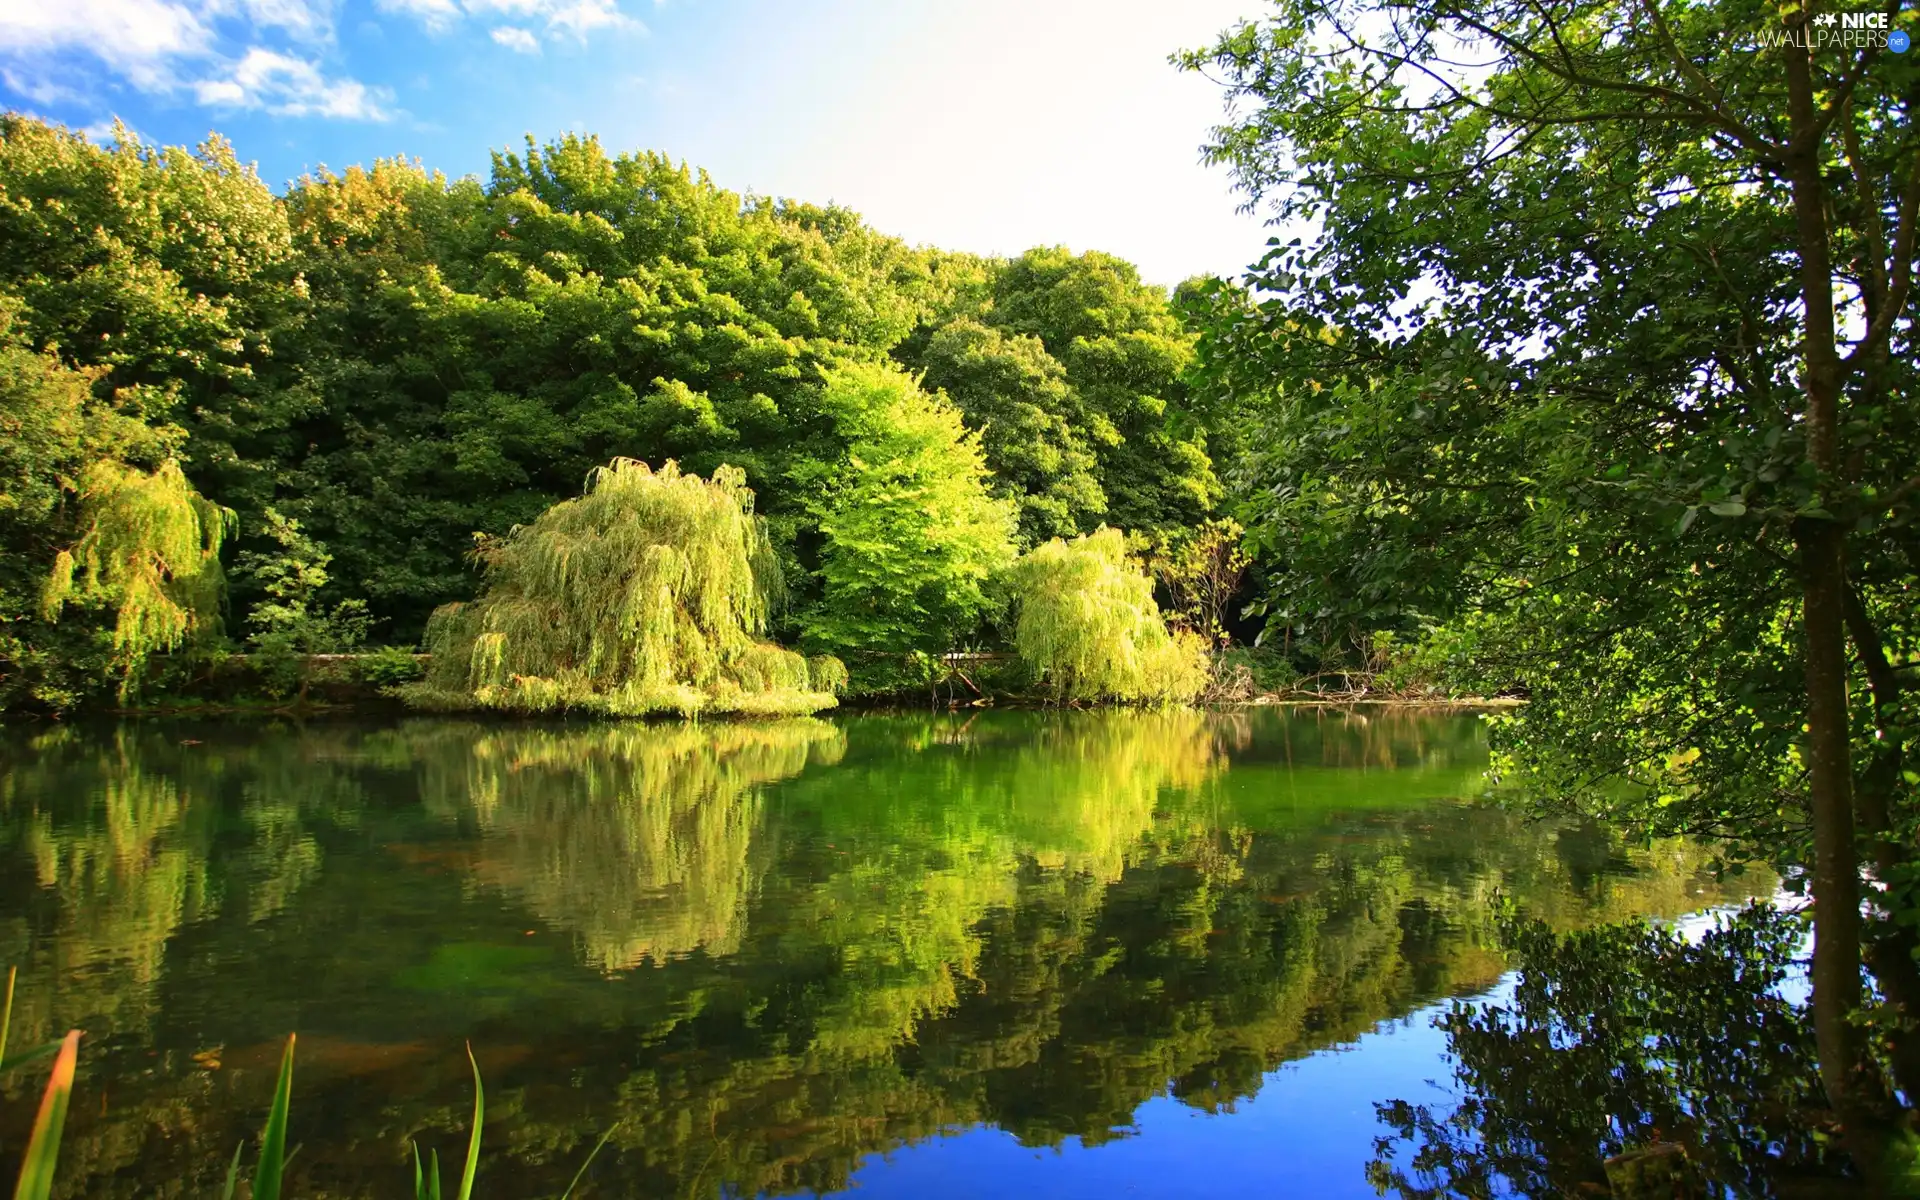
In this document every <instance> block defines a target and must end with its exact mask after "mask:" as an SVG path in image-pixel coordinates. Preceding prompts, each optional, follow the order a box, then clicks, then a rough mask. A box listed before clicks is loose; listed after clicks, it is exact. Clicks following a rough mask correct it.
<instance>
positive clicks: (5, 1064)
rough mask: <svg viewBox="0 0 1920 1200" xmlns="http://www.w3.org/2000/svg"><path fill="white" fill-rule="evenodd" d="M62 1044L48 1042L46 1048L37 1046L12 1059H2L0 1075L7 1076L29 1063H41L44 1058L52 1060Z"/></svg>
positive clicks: (0, 1060)
mask: <svg viewBox="0 0 1920 1200" xmlns="http://www.w3.org/2000/svg"><path fill="white" fill-rule="evenodd" d="M61 1045H62V1043H60V1042H48V1043H47V1044H46V1045H44V1046H35V1047H34V1048H33V1049H31V1050H22V1051H21V1052H20V1053H18V1054H16V1055H14V1056H13V1057H12V1058H5V1057H0V1075H5V1074H6V1073H7V1072H8V1071H11V1070H13V1069H14V1068H15V1067H24V1066H26V1065H27V1064H28V1063H32V1062H39V1061H40V1060H41V1059H43V1058H52V1057H53V1056H54V1055H56V1054H58V1053H59V1052H60V1047H61Z"/></svg>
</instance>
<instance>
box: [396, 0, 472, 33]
mask: <svg viewBox="0 0 1920 1200" xmlns="http://www.w3.org/2000/svg"><path fill="white" fill-rule="evenodd" d="M377 3H378V6H379V8H380V11H382V12H390V13H400V14H402V15H404V16H409V17H412V18H414V19H415V20H417V21H419V22H420V23H421V24H422V25H425V26H426V27H427V28H428V29H431V30H433V31H435V32H436V33H437V32H439V31H441V30H443V29H448V28H451V27H452V26H453V25H454V23H455V22H457V21H459V20H460V17H461V12H460V6H459V5H458V4H456V3H455V2H454V0H377Z"/></svg>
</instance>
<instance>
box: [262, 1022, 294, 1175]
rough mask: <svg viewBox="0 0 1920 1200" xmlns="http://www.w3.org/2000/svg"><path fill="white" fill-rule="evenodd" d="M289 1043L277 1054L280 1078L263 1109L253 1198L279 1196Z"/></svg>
mask: <svg viewBox="0 0 1920 1200" xmlns="http://www.w3.org/2000/svg"><path fill="white" fill-rule="evenodd" d="M293 1043H294V1035H293V1034H291V1033H290V1034H288V1035H287V1049H286V1051H285V1053H283V1054H282V1055H281V1056H280V1078H279V1080H278V1082H276V1083H275V1084H274V1087H273V1107H271V1108H269V1109H268V1110H267V1128H266V1131H265V1132H263V1133H262V1134H261V1135H260V1165H259V1166H258V1167H257V1168H255V1170H254V1172H253V1200H279V1197H280V1184H281V1178H282V1176H283V1174H284V1173H285V1171H286V1169H287V1154H286V1146H287V1110H288V1109H289V1108H291V1107H292V1105H293Z"/></svg>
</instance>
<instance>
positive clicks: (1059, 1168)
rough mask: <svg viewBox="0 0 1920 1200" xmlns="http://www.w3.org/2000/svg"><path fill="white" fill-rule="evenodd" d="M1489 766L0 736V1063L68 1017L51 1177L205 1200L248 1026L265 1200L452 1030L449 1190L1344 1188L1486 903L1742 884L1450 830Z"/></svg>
mask: <svg viewBox="0 0 1920 1200" xmlns="http://www.w3.org/2000/svg"><path fill="white" fill-rule="evenodd" d="M1484 759H1485V751H1484V748H1483V742H1482V739H1481V736H1480V729H1479V726H1478V724H1477V723H1476V722H1475V721H1474V720H1473V719H1472V718H1469V717H1461V716H1451V715H1449V716H1427V715H1414V714H1408V713H1405V712H1393V713H1376V714H1373V715H1341V714H1331V713H1329V714H1319V715H1294V716H1290V717H1289V716H1283V715H1281V714H1280V713H1277V712H1274V711H1260V712H1255V713H1250V714H1201V713H1191V712H1186V713H1160V714H1139V713H1065V714H1034V713H983V714H980V715H978V716H967V715H960V716H946V715H940V716H932V715H929V716H919V717H899V716H857V717H848V718H843V719H836V720H833V721H797V722H787V723H780V724H761V725H742V724H708V725H703V726H698V727H692V726H674V725H646V726H636V725H572V726H568V725H548V726H527V725H508V724H487V723H477V722H453V721H437V720H436V721H427V720H420V721H406V722H401V723H388V724H379V725H373V724H366V725H360V724H337V723H333V724H317V725H306V726H295V725H235V724H220V725H214V724H184V723H171V724H168V723H144V724H138V725H125V726H119V727H111V726H106V727H71V728H70V727H47V726H27V727H12V728H7V729H0V771H3V772H4V775H3V777H0V967H3V966H4V965H6V964H13V963H17V964H19V965H20V999H19V1001H18V1004H17V1008H16V1014H15V1018H14V1030H15V1032H14V1037H13V1045H14V1046H16V1047H18V1046H20V1045H22V1044H24V1043H25V1042H26V1041H27V1040H29V1039H31V1040H43V1039H45V1038H48V1037H52V1036H56V1035H57V1034H58V1033H59V1032H61V1031H64V1030H65V1029H67V1028H68V1027H69V1026H78V1027H80V1028H83V1029H85V1030H86V1032H87V1037H86V1040H85V1043H84V1051H83V1056H82V1066H81V1082H80V1085H79V1087H78V1088H77V1090H76V1092H75V1099H74V1107H73V1114H72V1117H71V1119H70V1122H69V1127H68V1135H67V1139H66V1142H65V1144H64V1146H63V1149H62V1154H61V1161H62V1186H63V1188H64V1189H65V1194H68V1195H76V1196H77V1195H88V1196H120V1195H124V1196H141V1197H160V1196H183V1195H195V1196H199V1195H206V1194H209V1193H211V1192H213V1191H215V1190H217V1182H218V1179H219V1177H220V1176H221V1175H222V1173H223V1172H224V1166H225V1160H226V1157H227V1155H228V1154H230V1153H231V1152H232V1149H233V1146H234V1144H235V1143H236V1141H237V1140H239V1139H240V1138H241V1137H243V1136H251V1135H252V1134H254V1133H257V1130H258V1128H259V1125H260V1123H261V1121H262V1119H263V1117H264V1113H265V1106H266V1102H267V1097H268V1093H269V1091H270V1088H271V1085H272V1079H273V1073H274V1069H275V1066H276V1065H277V1059H278V1054H279V1050H280V1046H281V1044H282V1042H283V1040H284V1037H285V1035H286V1033H287V1032H288V1031H289V1030H297V1031H298V1032H299V1034H300V1040H299V1057H298V1068H297V1071H296V1075H295V1084H294V1105H293V1140H295V1141H297V1142H299V1143H301V1144H302V1149H301V1150H300V1152H299V1155H298V1157H297V1158H296V1159H295V1160H294V1165H293V1170H292V1176H293V1182H292V1186H291V1189H290V1192H291V1194H292V1195H294V1196H300V1197H320V1196H402V1195H409V1194H410V1188H411V1175H410V1169H409V1168H403V1164H405V1163H406V1162H407V1161H408V1144H409V1141H410V1140H413V1139H417V1140H418V1141H419V1142H420V1143H421V1144H422V1145H423V1146H429V1147H432V1146H437V1147H439V1148H440V1150H441V1154H442V1157H443V1158H449V1159H451V1160H453V1161H454V1162H455V1163H456V1164H457V1162H458V1161H459V1160H460V1158H461V1155H462V1153H463V1147H464V1143H465V1129H466V1128H467V1125H466V1121H467V1113H468V1110H469V1106H470V1104H471V1091H470V1086H471V1085H470V1083H469V1081H468V1079H467V1076H466V1071H467V1067H466V1060H465V1057H464V1052H463V1050H462V1043H463V1042H465V1041H471V1043H472V1045H473V1048H474V1051H475V1053H476V1054H477V1056H478V1058H479V1062H480V1067H481V1070H482V1072H483V1073H484V1075H485V1079H486V1086H487V1095H488V1104H487V1123H486V1130H485V1138H486V1146H485V1151H484V1158H483V1165H482V1168H481V1172H480V1188H479V1191H480V1193H481V1194H482V1195H491V1196H496V1197H517V1196H534V1195H554V1194H557V1193H558V1192H559V1191H560V1190H561V1189H562V1188H564V1187H565V1185H566V1182H567V1180H568V1179H569V1178H570V1177H571V1176H572V1174H573V1172H574V1170H575V1168H576V1167H577V1166H578V1165H579V1163H580V1162H581V1160H582V1159H583V1158H584V1156H585V1154H586V1152H587V1150H588V1149H589V1148H590V1147H591V1146H592V1145H593V1143H594V1142H595V1141H596V1140H598V1138H599V1136H600V1135H601V1133H602V1132H603V1131H605V1130H606V1129H607V1128H608V1127H610V1126H615V1127H616V1128H615V1132H614V1134H613V1136H612V1140H611V1141H610V1142H609V1144H608V1146H607V1148H606V1150H605V1151H604V1152H603V1153H602V1154H601V1156H600V1157H599V1159H598V1160H597V1161H596V1163H595V1165H594V1168H593V1170H592V1172H591V1173H590V1174H589V1176H588V1178H587V1180H586V1182H585V1183H584V1184H583V1185H582V1188H581V1190H580V1192H578V1193H576V1194H577V1195H593V1196H658V1197H716V1196H726V1197H749V1196H755V1195H761V1194H765V1195H782V1194H795V1193H800V1194H806V1193H833V1192H837V1191H840V1190H842V1189H852V1188H857V1189H859V1194H860V1195H863V1196H869V1197H893V1196H900V1197H908V1196H913V1197H946V1196H953V1197H959V1196H991V1197H996V1198H1004V1197H1011V1196H1024V1195H1043V1196H1063V1197H1068V1196H1072V1197H1078V1196H1085V1197H1096V1196H1112V1195H1138V1196H1188V1195H1201V1194H1207V1195H1221V1194H1235V1195H1255V1194H1258V1195H1268V1196H1291V1195H1300V1196H1343V1195H1352V1196H1371V1195H1372V1194H1373V1193H1372V1190H1371V1188H1369V1187H1368V1186H1367V1184H1366V1181H1365V1177H1364V1174H1363V1170H1364V1166H1365V1163H1366V1161H1367V1159H1368V1157H1369V1154H1370V1150H1371V1145H1372V1139H1373V1137H1374V1136H1375V1135H1376V1134H1378V1133H1380V1132H1383V1131H1382V1129H1381V1127H1379V1126H1378V1125H1377V1124H1376V1123H1375V1120H1374V1116H1373V1108H1372V1105H1373V1103H1374V1102H1375V1101H1381V1100H1387V1099H1391V1098H1394V1097H1404V1098H1408V1099H1416V1100H1417V1099H1424V1098H1431V1096H1432V1095H1433V1093H1432V1090H1431V1086H1432V1085H1430V1084H1429V1083H1428V1082H1427V1081H1429V1080H1436V1079H1438V1080H1444V1079H1445V1078H1446V1076H1447V1074H1448V1070H1447V1066H1446V1063H1445V1061H1444V1059H1443V1057H1442V1052H1443V1050H1444V1042H1443V1039H1442V1038H1441V1036H1440V1035H1439V1034H1438V1033H1437V1032H1435V1031H1434V1030H1432V1029H1431V1028H1430V1026H1429V1022H1428V1017H1429V1015H1430V1014H1431V1012H1432V1011H1433V1010H1434V1008H1435V1006H1436V1005H1438V1004H1440V1003H1441V1002H1442V1001H1444V1000H1445V999H1446V998H1448V997H1456V996H1466V995H1474V994H1479V993H1483V992H1486V991H1487V990H1489V989H1492V988H1495V987H1497V986H1498V985H1499V981H1500V979H1501V976H1502V974H1503V972H1504V970H1505V963H1504V961H1503V960H1502V958H1501V957H1500V955H1499V953H1498V952H1497V950H1496V949H1495V948H1494V938H1493V936H1492V925H1493V913H1492V908H1493V903H1494V901H1495V898H1496V896H1505V897H1509V898H1511V899H1513V900H1515V901H1517V902H1518V903H1519V904H1520V905H1521V906H1522V907H1523V908H1524V909H1526V910H1528V911H1531V912H1532V913H1534V914H1536V915H1538V916H1540V917H1543V918H1545V919H1546V920H1548V921H1550V922H1552V923H1554V924H1556V925H1559V926H1562V927H1572V926H1577V925H1582V924H1588V923H1592V922H1596V921H1601V920H1608V919H1617V918H1620V917H1624V916H1627V915H1629V914H1636V913H1645V914H1654V915H1659V916H1674V915H1678V914H1681V913H1685V912H1688V911H1693V910H1698V909H1700V908H1703V907H1707V906H1710V905H1714V904H1718V903H1723V902H1726V901H1728V900H1731V899H1735V898H1738V897H1742V896H1745V895H1746V894H1748V892H1749V891H1751V890H1764V888H1763V887H1761V885H1760V883H1759V882H1758V881H1753V882H1751V883H1750V884H1749V885H1748V886H1747V887H1744V888H1741V889H1739V890H1738V891H1729V890H1727V888H1725V887H1722V886H1720V885H1716V884H1715V883H1714V882H1712V880H1711V877H1710V875H1709V873H1708V869H1707V868H1708V860H1707V856H1706V854H1705V853H1704V852H1702V851H1700V850H1697V849H1693V848H1689V847H1687V846H1685V845H1681V844H1663V845H1657V846H1654V847H1651V848H1649V847H1644V846H1643V847H1639V848H1633V849H1628V848H1625V847H1623V846H1622V845H1621V844H1620V843H1619V842H1618V841H1617V840H1616V839H1614V838H1612V837H1610V836H1609V835H1608V834H1607V833H1606V832H1605V831H1604V830H1601V829H1598V828H1596V827H1592V826H1582V825H1543V824H1530V823H1527V822H1524V821H1521V820H1519V819H1517V818H1515V817H1513V816H1510V815H1507V814H1504V813H1501V812H1498V811H1493V810H1490V809H1487V808H1484V807H1481V806H1477V805H1475V804H1473V803H1471V802H1469V801H1467V800H1465V799H1463V798H1464V797H1470V796H1473V795H1474V794H1476V793H1477V792H1478V791H1479V790H1480V787H1481V783H1480V775H1481V771H1482V768H1483V765H1484ZM18 1074H19V1075H21V1076H24V1075H25V1073H18ZM36 1092H37V1081H36V1080H33V1079H30V1078H24V1077H16V1078H13V1079H10V1080H8V1081H5V1082H4V1084H0V1178H11V1177H12V1172H13V1169H14V1167H13V1161H12V1159H11V1158H10V1155H13V1154H17V1152H18V1148H19V1144H20V1141H21V1139H22V1136H23V1134H24V1131H25V1129H26V1128H27V1126H28V1125H29V1124H30V1122H31V1120H32V1106H33V1103H34V1100H35V1095H36ZM455 1169H457V1167H456V1168H455Z"/></svg>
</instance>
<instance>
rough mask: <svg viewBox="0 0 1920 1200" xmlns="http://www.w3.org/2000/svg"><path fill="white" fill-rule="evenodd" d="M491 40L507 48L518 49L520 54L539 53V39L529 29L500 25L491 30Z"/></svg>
mask: <svg viewBox="0 0 1920 1200" xmlns="http://www.w3.org/2000/svg"><path fill="white" fill-rule="evenodd" d="M493 40H494V41H496V42H499V43H500V44H501V45H502V46H505V47H506V48H507V49H509V50H518V51H519V52H520V53H522V54H538V53H540V39H539V38H537V37H535V36H533V34H532V32H531V31H529V30H525V29H521V28H519V27H517V26H514V25H502V26H500V28H498V29H496V30H494V31H493Z"/></svg>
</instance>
